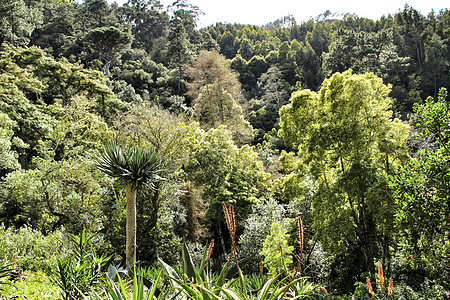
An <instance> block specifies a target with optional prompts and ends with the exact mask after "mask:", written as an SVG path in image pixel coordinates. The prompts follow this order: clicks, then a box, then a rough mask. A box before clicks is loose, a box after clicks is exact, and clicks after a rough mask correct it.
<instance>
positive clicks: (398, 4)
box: [108, 0, 448, 27]
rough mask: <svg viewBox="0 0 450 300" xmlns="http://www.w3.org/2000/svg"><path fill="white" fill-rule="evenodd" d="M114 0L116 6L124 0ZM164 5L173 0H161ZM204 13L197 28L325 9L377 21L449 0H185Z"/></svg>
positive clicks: (255, 22)
mask: <svg viewBox="0 0 450 300" xmlns="http://www.w3.org/2000/svg"><path fill="white" fill-rule="evenodd" d="M108 1H109V2H113V1H116V2H117V3H118V4H119V5H121V4H123V3H125V2H126V1H127V0H108ZM160 1H161V3H162V4H163V5H164V6H165V7H166V6H167V5H168V4H171V3H173V2H174V0H160ZM188 2H189V3H191V4H192V5H196V6H198V7H199V8H200V10H201V11H203V12H204V13H205V15H203V16H201V17H200V21H199V23H200V24H198V25H199V26H200V27H203V26H208V25H211V24H215V23H216V22H223V23H232V24H233V23H240V24H252V25H264V24H267V23H269V22H272V21H275V20H277V19H279V18H281V17H283V16H286V15H293V16H294V18H295V20H296V21H297V23H300V22H302V21H307V20H308V19H310V18H311V17H313V18H314V17H316V16H318V15H319V14H321V13H324V12H325V11H326V10H330V11H331V12H332V13H355V14H356V15H358V16H359V17H365V18H370V19H372V20H378V19H379V18H380V17H381V16H382V15H387V14H389V13H391V14H393V13H396V12H398V11H400V10H403V8H404V6H405V4H406V3H408V5H409V6H411V7H413V8H414V9H416V10H418V11H420V12H421V13H422V14H423V15H425V16H426V15H428V13H429V12H431V10H434V11H435V12H439V11H440V10H441V9H445V8H448V0H446V1H444V0H408V1H405V0H370V1H367V0H366V1H363V0H359V1H358V0H271V1H269V0H227V1H224V0H221V1H217V0H188Z"/></svg>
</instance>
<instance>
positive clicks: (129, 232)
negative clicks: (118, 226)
mask: <svg viewBox="0 0 450 300" xmlns="http://www.w3.org/2000/svg"><path fill="white" fill-rule="evenodd" d="M126 196H127V207H126V218H127V221H126V266H127V267H128V266H130V265H132V264H134V263H135V262H136V187H135V186H134V184H133V182H128V183H127V187H126Z"/></svg>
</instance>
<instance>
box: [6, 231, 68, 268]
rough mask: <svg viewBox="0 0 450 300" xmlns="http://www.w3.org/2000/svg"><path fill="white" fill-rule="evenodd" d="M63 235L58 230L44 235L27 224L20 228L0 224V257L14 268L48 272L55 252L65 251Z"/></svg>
mask: <svg viewBox="0 0 450 300" xmlns="http://www.w3.org/2000/svg"><path fill="white" fill-rule="evenodd" d="M65 240H66V238H65V236H64V233H63V232H62V231H60V230H57V231H55V232H53V233H51V234H48V235H44V234H43V233H42V232H40V231H38V230H34V229H32V228H30V227H28V226H24V227H22V228H20V229H17V230H15V229H13V228H12V227H9V228H6V227H5V225H4V224H1V225H0V257H2V258H3V259H4V260H5V261H7V262H9V263H11V264H13V263H15V268H19V269H22V270H24V271H25V270H29V271H38V270H42V271H44V272H49V271H50V268H51V265H52V259H53V257H54V255H55V253H61V252H65V251H63V250H64V249H65V244H67V243H65Z"/></svg>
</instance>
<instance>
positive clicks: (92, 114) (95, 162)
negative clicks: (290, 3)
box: [0, 0, 450, 299]
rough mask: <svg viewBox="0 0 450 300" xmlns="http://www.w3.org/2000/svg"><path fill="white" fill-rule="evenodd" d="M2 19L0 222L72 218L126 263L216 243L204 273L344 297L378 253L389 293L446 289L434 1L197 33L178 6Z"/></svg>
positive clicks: (180, 1)
mask: <svg viewBox="0 0 450 300" xmlns="http://www.w3.org/2000/svg"><path fill="white" fill-rule="evenodd" d="M0 12H1V14H0V223H1V226H0V232H2V231H4V232H5V233H6V232H9V231H8V230H14V232H19V233H20V232H25V231H26V230H31V231H32V232H38V233H39V234H42V236H44V237H52V236H57V235H58V234H61V232H62V233H64V234H72V235H77V234H79V233H82V232H83V234H84V232H85V231H86V232H88V233H89V234H93V235H95V240H94V241H95V243H93V244H95V245H93V248H95V250H96V251H97V252H98V253H101V254H102V255H104V256H105V257H106V256H108V257H111V261H115V262H118V261H121V262H126V263H125V264H126V265H127V266H128V265H132V264H133V263H134V262H135V261H136V260H138V261H140V263H142V264H144V265H145V266H155V265H158V258H160V259H162V260H164V261H165V262H167V263H169V264H176V263H177V262H179V261H180V260H183V258H185V257H180V254H179V253H180V251H181V250H183V251H184V252H182V253H186V251H187V250H186V249H187V248H189V249H188V250H189V251H191V252H192V253H195V254H196V255H197V256H198V257H201V251H202V250H201V249H202V248H203V247H204V246H205V245H210V241H211V240H214V241H215V242H214V243H213V244H214V245H215V246H214V247H215V248H214V251H213V252H212V253H209V255H210V256H211V257H212V259H214V260H215V261H216V263H215V264H211V266H210V268H211V270H214V271H218V270H219V271H220V268H219V266H220V265H221V263H223V262H226V261H227V259H228V257H227V253H230V252H231V253H232V255H230V258H229V260H230V261H231V257H232V256H233V255H234V256H235V257H234V258H235V260H236V261H234V260H233V264H237V262H238V259H239V261H241V259H243V260H244V261H246V263H247V264H246V265H245V266H242V272H244V273H246V272H247V273H248V274H257V273H259V272H261V273H264V274H269V275H267V276H273V277H276V276H277V275H278V274H280V273H281V274H291V273H292V272H291V271H292V270H293V269H294V267H295V271H294V274H296V273H295V272H299V275H301V276H307V277H308V278H309V279H308V280H310V281H311V282H314V283H315V284H318V285H321V286H324V287H326V289H327V290H328V291H335V294H337V295H341V296H343V295H350V294H353V295H355V294H356V295H359V296H361V297H363V296H367V295H370V292H369V291H368V290H367V289H366V287H365V285H366V277H367V278H369V279H371V280H372V282H377V281H378V282H380V281H381V279H380V275H379V274H380V273H379V269H378V270H377V266H378V263H380V264H381V265H382V266H384V268H385V271H384V272H385V274H384V275H385V277H386V278H389V277H392V278H393V281H394V282H395V291H396V292H397V293H399V294H401V295H405V296H404V298H398V299H409V298H408V297H418V298H421V297H422V298H427V299H447V298H448V297H450V270H449V268H448V266H449V265H450V244H449V242H448V241H449V240H450V236H449V234H450V227H449V225H450V206H449V190H448V182H449V176H450V175H449V174H450V169H449V159H450V153H449V149H450V148H449V147H450V145H449V133H450V128H449V124H450V115H449V112H450V108H449V105H448V101H449V100H448V97H447V91H448V90H449V88H450V65H449V62H450V12H449V11H448V10H447V9H446V8H443V9H442V10H441V11H439V12H433V11H432V12H430V13H429V14H427V15H423V14H421V13H420V12H419V11H417V10H416V9H414V8H413V7H410V6H408V5H405V7H404V9H403V10H401V11H399V12H397V13H395V14H392V15H390V14H389V15H385V16H383V17H381V18H380V19H378V20H371V19H367V18H360V17H358V16H356V15H344V16H342V18H335V16H334V15H333V14H327V15H326V16H325V15H323V16H322V17H320V18H317V19H310V20H308V21H305V22H300V23H297V22H296V21H295V20H294V19H293V17H292V16H289V17H285V18H282V19H280V20H267V24H266V25H264V26H255V25H245V24H229V23H216V24H214V25H211V26H207V27H203V28H198V27H197V21H198V16H199V15H200V14H201V13H202V12H201V8H199V7H196V6H194V5H192V4H191V3H189V2H188V1H187V0H177V1H175V2H174V3H173V4H172V5H170V6H168V7H164V6H163V5H162V4H161V3H160V2H159V1H157V0H129V1H127V2H126V3H124V4H123V5H118V4H117V3H113V4H109V3H108V2H107V1H106V0H84V1H78V2H77V1H54V0H42V1H33V0H0ZM130 203H134V204H130ZM131 205H133V206H134V211H130V210H129V208H130V206H131ZM224 207H225V208H226V209H225V211H226V212H227V213H225V214H224ZM130 214H132V215H133V217H134V219H132V222H133V224H134V227H133V226H132V225H129V224H131V223H129V222H130V220H131V219H129V218H130ZM231 216H232V217H233V218H232V219H233V221H234V223H233V222H231V223H230V220H231V219H230V218H231ZM299 220H300V221H301V222H300V221H299ZM232 223H233V224H234V227H233V226H232V228H233V230H231V229H230V226H231V225H230V224H232ZM300 224H301V226H300ZM136 225H137V226H136ZM129 226H131V227H129ZM129 228H131V229H129ZM133 228H134V229H133ZM299 228H301V231H302V235H301V238H300V239H299V238H298V236H299V233H298V232H299V230H300V229H299ZM24 230H25V231H24ZM11 232H12V231H11ZM8 234H9V233H8ZM130 235H134V240H133V239H129V236H130ZM0 240H1V239H0ZM5 245H6V243H5ZM184 245H187V246H184ZM130 247H131V248H130ZM185 247H186V249H185ZM5 249H8V248H7V246H4V245H0V253H2V254H4V257H5V258H4V259H5V260H6V261H14V262H16V261H17V264H18V265H20V266H21V267H23V268H24V269H26V268H29V269H33V268H34V269H39V268H42V269H43V270H47V271H48V270H49V269H51V268H50V267H47V268H46V267H42V265H45V264H47V263H48V262H47V261H45V262H44V261H43V262H42V264H41V265H39V264H38V261H39V260H36V262H34V265H33V263H32V262H30V259H29V257H28V258H27V255H29V254H27V253H26V251H25V252H23V253H22V254H20V253H15V252H14V251H9V250H5ZM283 250H284V252H283ZM30 251H31V250H30ZM279 251H280V252H279ZM128 253H132V255H131V256H129V255H128ZM283 255H285V256H284V257H283ZM1 259H2V258H0V262H2V261H1ZM25 262H27V264H25ZM378 268H379V267H378ZM288 269H289V270H288ZM49 272H50V271H49ZM377 272H378V273H377ZM255 276H256V275H255ZM294 276H295V275H294ZM377 276H378V277H377ZM369 282H370V280H369ZM382 290H383V284H381V287H380V290H379V291H376V292H381V291H382ZM408 293H409V294H408ZM445 297H447V298H445ZM395 299H397V298H395Z"/></svg>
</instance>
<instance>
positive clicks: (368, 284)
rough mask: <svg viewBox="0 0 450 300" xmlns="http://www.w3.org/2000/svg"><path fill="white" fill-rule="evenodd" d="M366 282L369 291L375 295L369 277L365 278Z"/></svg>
mask: <svg viewBox="0 0 450 300" xmlns="http://www.w3.org/2000/svg"><path fill="white" fill-rule="evenodd" d="M366 283H367V289H368V290H369V293H370V294H371V295H372V296H374V297H375V293H374V292H373V288H372V283H370V278H369V277H367V278H366Z"/></svg>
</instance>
